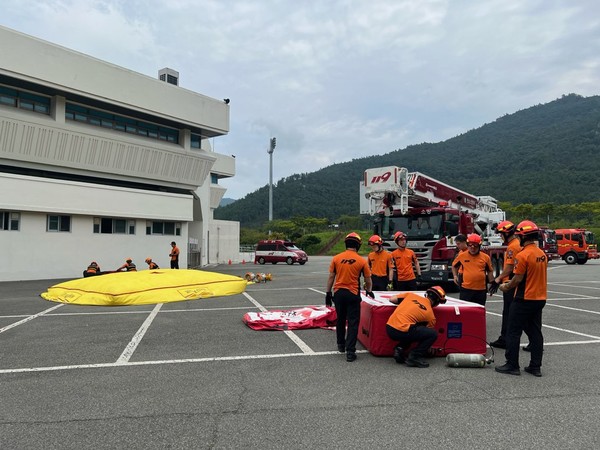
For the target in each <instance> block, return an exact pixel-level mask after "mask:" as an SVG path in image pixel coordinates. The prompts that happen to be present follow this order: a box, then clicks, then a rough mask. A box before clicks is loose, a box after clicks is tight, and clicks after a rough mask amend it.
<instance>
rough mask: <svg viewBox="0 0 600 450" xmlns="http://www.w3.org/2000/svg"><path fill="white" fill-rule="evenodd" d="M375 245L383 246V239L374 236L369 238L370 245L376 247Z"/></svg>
mask: <svg viewBox="0 0 600 450" xmlns="http://www.w3.org/2000/svg"><path fill="white" fill-rule="evenodd" d="M374 244H377V245H381V244H383V239H381V236H378V235H376V234H374V235H373V236H371V237H370V238H369V245H374Z"/></svg>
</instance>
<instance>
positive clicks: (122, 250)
mask: <svg viewBox="0 0 600 450" xmlns="http://www.w3.org/2000/svg"><path fill="white" fill-rule="evenodd" d="M0 54H2V60H0V193H1V194H0V248H1V249H2V253H3V255H4V257H3V258H1V259H0V281H8V280H28V279H46V278H48V279H52V278H75V277H79V276H81V273H82V271H83V270H84V269H85V268H86V267H87V266H88V264H89V263H90V262H91V261H97V262H98V263H99V264H100V267H101V268H102V270H115V269H116V268H117V267H119V266H120V265H121V264H122V263H123V262H124V260H125V258H127V257H131V258H133V260H134V262H135V263H136V264H137V266H138V268H142V269H143V268H145V264H144V259H145V258H146V257H148V256H150V257H152V258H153V259H154V261H156V262H157V263H158V264H159V265H160V266H161V267H169V257H168V254H169V252H170V248H171V247H170V242H171V241H175V242H177V244H178V246H179V248H180V249H181V256H180V262H179V265H180V267H181V268H186V267H201V266H204V265H206V264H211V263H218V262H224V261H228V260H229V259H237V257H238V255H239V222H230V221H215V220H213V210H214V209H215V208H216V207H218V205H219V203H220V201H221V198H222V197H223V194H224V193H225V189H224V188H223V187H221V186H219V184H218V182H219V179H221V178H224V177H232V176H234V175H235V158H234V157H233V156H228V155H223V154H219V153H216V152H214V151H212V148H211V144H210V140H211V139H213V138H218V137H219V136H223V135H225V134H227V133H228V132H229V105H228V104H226V103H225V102H224V101H222V100H217V99H213V98H209V97H206V96H204V95H201V94H198V93H195V92H192V91H189V90H186V89H184V88H181V87H179V86H177V85H175V84H173V83H172V82H166V80H165V81H161V80H160V79H158V77H157V78H152V77H149V76H146V75H142V74H139V73H136V72H133V71H131V70H128V69H125V68H122V67H118V66H115V65H112V64H110V63H107V62H104V61H100V60H98V59H95V58H92V57H90V56H87V55H84V54H81V53H78V52H75V51H72V50H69V49H66V48H63V47H60V46H57V45H54V44H51V43H48V42H45V41H42V40H39V39H36V38H33V37H31V36H27V35H24V34H21V33H18V32H16V31H13V30H10V29H8V28H4V27H0ZM169 70H171V69H169ZM175 73H177V72H175ZM163 78H165V77H163Z"/></svg>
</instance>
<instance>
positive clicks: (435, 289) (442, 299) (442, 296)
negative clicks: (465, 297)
mask: <svg viewBox="0 0 600 450" xmlns="http://www.w3.org/2000/svg"><path fill="white" fill-rule="evenodd" d="M425 292H426V293H428V294H434V295H435V296H436V297H437V298H438V299H439V301H438V302H437V303H442V304H443V303H446V291H444V290H443V289H442V288H441V287H440V286H432V287H430V288H429V289H427V290H426V291H425Z"/></svg>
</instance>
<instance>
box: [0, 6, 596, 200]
mask: <svg viewBox="0 0 600 450" xmlns="http://www.w3.org/2000/svg"><path fill="white" fill-rule="evenodd" d="M5 3H7V4H6V5H5V4H4V3H3V14H2V16H0V23H1V24H2V25H5V26H8V27H10V28H13V29H16V30H18V31H21V32H24V33H27V34H31V35H33V36H36V37H40V38H42V39H46V40H48V41H51V42H54V43H57V44H60V45H64V46H66V47H69V48H72V49H75V50H78V51H81V52H84V53H87V54H89V55H91V56H94V57H97V58H100V59H103V60H106V61H109V62H111V63H114V64H118V65H122V66H124V67H127V68H129V69H131V70H135V71H138V72H142V73H144V74H146V75H150V76H156V74H157V71H158V69H160V68H162V67H165V66H167V67H172V68H174V69H176V70H178V71H179V72H180V75H181V78H180V81H181V85H182V86H183V87H185V88H188V89H191V90H194V91H197V92H200V93H202V94H205V95H209V96H213V97H215V98H225V97H227V98H230V99H231V131H230V134H229V135H228V136H225V137H222V138H219V139H215V140H214V148H215V149H216V151H219V152H222V153H224V154H234V155H236V164H237V175H236V177H234V178H232V179H228V180H223V181H222V183H223V185H224V186H226V187H228V192H227V193H226V194H225V195H226V196H227V197H234V198H240V197H243V196H244V195H245V194H247V193H249V192H251V191H254V190H256V189H257V188H259V187H261V186H264V185H266V184H267V182H268V155H267V153H266V149H267V146H268V142H269V138H270V137H272V136H277V140H278V147H277V149H276V152H275V154H274V176H275V178H276V179H280V178H282V177H286V176H289V175H291V174H293V173H299V172H311V171H314V170H317V169H320V168H322V167H325V166H327V165H329V164H332V163H334V162H343V161H347V160H350V159H353V158H357V157H362V156H367V155H374V154H382V153H387V152H389V151H392V150H395V149H397V148H403V147H405V146H407V145H410V144H416V143H420V142H423V141H429V142H435V141H439V140H443V139H447V138H450V137H452V136H454V135H456V134H458V133H461V132H465V131H467V130H469V129H472V128H476V127H478V126H480V125H482V124H483V123H487V122H491V121H493V120H495V119H496V118H497V117H499V116H502V115H504V114H506V113H512V112H515V111H517V110H519V109H523V108H526V107H529V106H531V105H534V104H538V103H543V102H547V101H551V100H553V99H555V98H558V97H560V96H561V95H563V94H567V93H571V92H575V93H578V94H581V95H597V94H598V89H599V88H598V86H600V83H599V81H600V80H599V78H600V71H599V66H600V56H598V55H600V35H599V34H598V28H599V19H597V18H598V17H600V3H598V2H597V1H596V0H582V1H578V2H572V1H570V0H554V1H552V2H548V1H544V0H528V1H527V2H523V1H520V0H488V1H485V2H476V1H471V0H453V1H450V0H421V1H414V0H371V1H369V2H366V1H364V0H328V1H321V0H306V1H303V2H298V1H294V0H261V1H247V0H171V1H169V2H164V1H158V0H112V1H108V0H105V1H101V0H95V1H93V0H55V1H54V2H48V1H46V0H21V1H16V0H15V1H11V2H5Z"/></svg>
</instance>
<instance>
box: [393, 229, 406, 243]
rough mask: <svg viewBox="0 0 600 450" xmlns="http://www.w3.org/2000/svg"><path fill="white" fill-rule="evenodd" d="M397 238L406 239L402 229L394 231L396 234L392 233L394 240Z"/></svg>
mask: <svg viewBox="0 0 600 450" xmlns="http://www.w3.org/2000/svg"><path fill="white" fill-rule="evenodd" d="M398 239H406V234H405V233H403V232H402V231H396V234H394V242H396V241H397V240H398Z"/></svg>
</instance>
